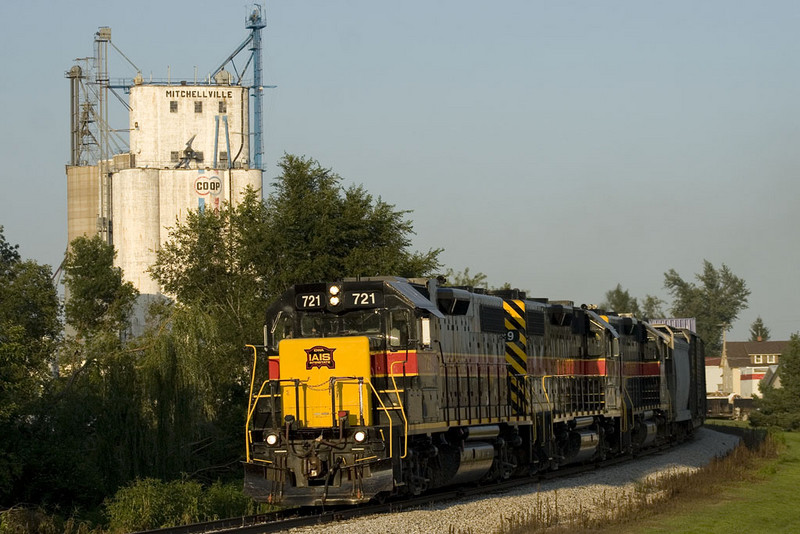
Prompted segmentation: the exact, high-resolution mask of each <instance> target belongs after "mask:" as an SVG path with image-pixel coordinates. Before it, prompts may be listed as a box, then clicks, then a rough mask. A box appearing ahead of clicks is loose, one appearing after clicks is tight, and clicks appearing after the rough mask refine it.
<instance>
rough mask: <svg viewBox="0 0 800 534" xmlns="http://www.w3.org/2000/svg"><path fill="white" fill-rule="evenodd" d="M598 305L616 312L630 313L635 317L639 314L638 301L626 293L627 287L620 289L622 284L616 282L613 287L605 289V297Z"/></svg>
mask: <svg viewBox="0 0 800 534" xmlns="http://www.w3.org/2000/svg"><path fill="white" fill-rule="evenodd" d="M600 307H601V308H603V309H605V310H608V311H614V312H617V313H632V314H634V315H635V316H637V317H638V316H640V315H641V312H640V310H639V302H638V301H637V300H636V298H634V297H632V296H631V295H630V293H628V290H627V289H622V284H617V287H615V288H614V289H611V290H609V291H606V299H605V300H604V301H603V302H602V303H601V304H600Z"/></svg>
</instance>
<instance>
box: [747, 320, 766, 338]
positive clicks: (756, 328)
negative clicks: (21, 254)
mask: <svg viewBox="0 0 800 534" xmlns="http://www.w3.org/2000/svg"><path fill="white" fill-rule="evenodd" d="M750 341H769V328H767V327H766V325H765V324H764V321H763V320H762V319H761V316H760V315H759V316H758V317H757V318H756V320H755V321H753V324H751V325H750Z"/></svg>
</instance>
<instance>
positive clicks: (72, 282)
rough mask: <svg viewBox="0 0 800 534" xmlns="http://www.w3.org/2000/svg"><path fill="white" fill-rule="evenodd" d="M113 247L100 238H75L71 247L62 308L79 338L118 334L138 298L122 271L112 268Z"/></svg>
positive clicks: (125, 323)
mask: <svg viewBox="0 0 800 534" xmlns="http://www.w3.org/2000/svg"><path fill="white" fill-rule="evenodd" d="M115 255H116V252H115V251H114V247H113V246H112V245H110V244H108V243H106V242H104V241H103V239H102V238H101V237H100V236H94V237H91V238H89V237H78V238H77V239H75V240H74V241H73V242H72V243H70V249H69V252H67V257H66V261H65V262H64V285H65V286H66V287H67V290H68V292H69V298H68V299H67V303H66V306H65V312H66V320H67V324H69V325H70V326H72V327H73V328H75V331H76V332H77V334H78V337H80V338H84V339H86V338H87V337H89V336H91V335H92V334H95V333H98V332H101V331H103V332H121V331H122V330H124V329H125V328H126V326H127V322H128V317H129V315H130V313H131V311H132V310H133V305H134V303H135V301H136V297H137V296H138V291H137V290H136V288H135V287H134V286H133V284H131V283H130V282H124V281H123V279H122V269H120V268H119V267H114V257H115Z"/></svg>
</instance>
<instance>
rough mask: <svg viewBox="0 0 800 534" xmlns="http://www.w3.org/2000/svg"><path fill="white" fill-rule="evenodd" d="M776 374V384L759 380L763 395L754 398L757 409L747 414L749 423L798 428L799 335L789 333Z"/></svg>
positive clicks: (799, 421) (799, 423)
mask: <svg viewBox="0 0 800 534" xmlns="http://www.w3.org/2000/svg"><path fill="white" fill-rule="evenodd" d="M778 374H779V375H780V380H781V387H780V388H774V387H771V386H766V385H764V384H763V383H762V384H761V386H760V388H761V393H762V395H763V396H762V397H761V398H757V399H756V407H757V408H758V410H756V411H753V412H752V413H751V414H750V424H751V425H753V426H778V427H781V428H783V429H786V430H800V403H798V399H800V335H798V334H792V337H791V339H790V340H789V346H788V347H787V348H786V351H784V352H783V353H782V354H781V361H780V367H779V368H778Z"/></svg>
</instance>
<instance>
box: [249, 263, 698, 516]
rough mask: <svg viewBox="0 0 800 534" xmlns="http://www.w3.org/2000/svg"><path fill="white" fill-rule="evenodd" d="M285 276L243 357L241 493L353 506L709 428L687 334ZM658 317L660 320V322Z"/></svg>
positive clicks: (490, 296) (448, 295)
mask: <svg viewBox="0 0 800 534" xmlns="http://www.w3.org/2000/svg"><path fill="white" fill-rule="evenodd" d="M441 282H442V280H437V279H430V280H425V279H405V278H400V277H370V278H358V279H344V280H340V281H336V282H329V283H314V284H299V285H295V286H293V287H291V288H289V289H288V290H287V291H286V292H285V293H284V294H283V296H282V297H281V298H280V299H279V300H278V301H277V302H275V303H274V304H273V305H272V306H270V307H269V309H268V311H267V316H266V323H265V327H264V334H265V335H264V338H265V339H264V347H263V350H259V349H258V348H256V347H255V346H251V348H252V350H253V354H254V361H253V369H252V379H251V385H250V396H249V403H248V410H247V428H246V443H247V448H246V461H245V462H244V470H245V481H244V487H245V493H247V494H248V495H250V496H251V497H252V498H254V499H255V500H257V501H263V502H271V503H276V504H282V505H286V506H304V505H309V506H311V505H323V504H330V505H334V504H357V503H363V502H367V501H369V500H371V499H378V500H380V499H382V498H385V497H387V496H390V495H418V494H421V493H422V492H425V491H427V490H429V489H433V488H438V487H443V486H450V485H457V484H467V483H483V482H489V481H499V480H503V479H507V478H509V477H513V476H524V475H532V474H535V473H537V472H540V471H544V470H552V469H558V467H559V466H562V465H566V464H576V463H585V462H594V461H599V460H602V459H606V458H609V457H613V456H618V455H626V454H627V455H630V454H635V453H636V452H637V451H639V450H641V449H644V448H646V447H649V446H654V445H658V444H666V443H669V442H675V441H679V440H682V439H685V438H686V437H688V436H689V435H690V434H691V433H692V432H693V430H694V429H695V428H697V427H698V426H700V425H702V424H703V420H704V416H705V413H706V409H705V372H704V357H703V343H702V340H700V339H699V338H698V337H697V336H696V335H695V334H694V333H693V332H691V331H690V330H686V329H681V328H676V327H672V326H669V325H668V324H655V323H654V324H651V323H648V322H646V321H643V320H640V319H637V318H635V317H632V316H630V315H625V314H620V315H617V314H613V313H607V312H604V311H602V310H598V309H592V308H591V307H587V306H575V305H574V304H573V303H572V302H569V301H548V300H547V299H531V298H527V297H526V295H525V293H524V292H522V291H519V290H495V291H488V290H481V289H476V288H469V287H446V286H444V285H442V283H441ZM663 323H666V321H663Z"/></svg>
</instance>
